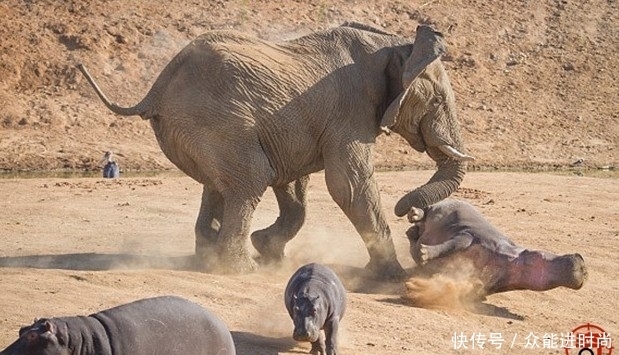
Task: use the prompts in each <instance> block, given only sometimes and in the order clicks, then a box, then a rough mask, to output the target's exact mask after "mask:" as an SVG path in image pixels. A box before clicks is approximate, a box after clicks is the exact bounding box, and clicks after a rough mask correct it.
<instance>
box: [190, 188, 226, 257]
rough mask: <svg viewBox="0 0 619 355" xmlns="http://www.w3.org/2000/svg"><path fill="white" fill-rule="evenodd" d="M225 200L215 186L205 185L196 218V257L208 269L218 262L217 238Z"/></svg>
mask: <svg viewBox="0 0 619 355" xmlns="http://www.w3.org/2000/svg"><path fill="white" fill-rule="evenodd" d="M223 208H224V200H223V197H222V196H221V194H220V193H219V192H218V191H216V190H215V189H213V188H209V187H207V186H206V185H204V187H203V189H202V203H201V205H200V212H199V214H198V219H197V220H196V226H195V235H196V246H195V251H196V257H197V258H198V260H200V262H201V264H202V265H203V266H204V268H206V269H210V268H212V267H214V266H215V265H216V264H217V250H216V248H217V239H218V237H217V236H218V234H219V229H220V227H221V223H222V220H223V213H224V211H223Z"/></svg>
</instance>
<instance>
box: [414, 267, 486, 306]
mask: <svg viewBox="0 0 619 355" xmlns="http://www.w3.org/2000/svg"><path fill="white" fill-rule="evenodd" d="M445 270H446V271H445V272H441V273H436V274H433V275H429V276H414V277H411V278H410V279H409V280H408V281H407V282H406V283H405V287H406V291H405V293H404V295H403V296H402V298H403V299H404V300H406V301H407V302H409V303H410V304H411V305H413V306H415V307H420V308H448V309H463V310H472V309H474V308H475V305H476V304H477V303H478V302H479V301H480V300H481V299H483V297H484V285H483V283H482V281H481V280H480V279H479V278H478V277H477V275H476V273H475V269H474V267H473V265H472V263H471V262H466V261H464V260H459V261H458V267H455V265H449V266H447V267H446V268H445Z"/></svg>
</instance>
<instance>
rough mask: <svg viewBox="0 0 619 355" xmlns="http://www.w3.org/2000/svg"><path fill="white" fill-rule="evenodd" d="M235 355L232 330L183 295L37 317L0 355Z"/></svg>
mask: <svg viewBox="0 0 619 355" xmlns="http://www.w3.org/2000/svg"><path fill="white" fill-rule="evenodd" d="M115 354H131V355H153V354H166V355H235V354H236V350H235V347H234V343H233V341H232V335H231V334H230V332H229V331H228V328H227V327H226V325H225V324H224V323H223V322H222V321H221V320H219V319H218V318H217V317H216V316H215V315H214V314H212V313H211V312H209V311H207V310H206V309H204V308H202V307H201V306H199V305H198V304H196V303H193V302H190V301H188V300H185V299H182V298H179V297H173V296H164V297H156V298H148V299H142V300H139V301H135V302H132V303H128V304H125V305H121V306H118V307H114V308H110V309H108V310H104V311H101V312H99V313H95V314H91V315H89V316H76V317H62V318H49V319H39V320H37V321H35V322H34V324H32V325H30V326H27V327H23V328H21V329H20V330H19V339H17V340H16V341H15V342H14V343H13V344H11V345H9V346H8V347H7V348H6V349H4V350H3V351H2V352H0V355H115Z"/></svg>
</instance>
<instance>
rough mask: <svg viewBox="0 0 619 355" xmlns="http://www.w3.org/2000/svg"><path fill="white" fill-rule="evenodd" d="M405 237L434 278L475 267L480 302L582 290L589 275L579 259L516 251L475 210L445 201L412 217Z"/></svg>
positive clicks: (449, 200)
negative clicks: (521, 293) (496, 296)
mask: <svg viewBox="0 0 619 355" xmlns="http://www.w3.org/2000/svg"><path fill="white" fill-rule="evenodd" d="M409 218H410V219H411V221H413V222H414V225H413V226H412V227H411V228H410V229H409V230H408V231H407V232H406V234H407V236H408V239H409V241H410V253H411V255H412V256H413V259H414V260H415V262H416V263H417V264H418V265H419V266H420V267H421V268H422V269H423V270H425V271H428V272H430V273H436V272H442V271H444V269H446V268H458V265H462V263H464V262H467V261H468V262H470V264H472V265H473V269H474V272H475V273H476V275H475V276H476V277H477V278H478V279H479V280H480V281H481V284H482V285H483V290H479V295H480V296H485V295H489V294H493V293H498V292H505V291H512V290H534V291H544V290H549V289H552V288H555V287H559V286H564V287H569V288H572V289H579V288H581V287H582V285H583V283H584V281H585V279H586V276H587V271H586V268H585V261H584V259H583V258H582V256H581V255H580V254H568V255H561V256H559V255H555V254H551V253H548V252H543V251H537V250H528V249H525V248H522V247H519V246H517V245H516V244H514V242H512V241H511V240H510V239H509V238H508V237H507V236H505V235H504V234H503V233H501V232H500V231H499V230H498V229H496V228H495V227H494V226H493V225H492V224H490V222H488V221H487V220H486V219H485V218H484V216H483V215H482V214H481V213H480V212H479V211H478V210H477V209H475V207H473V206H472V205H471V204H469V203H467V202H464V201H459V200H453V199H447V200H444V201H442V202H439V203H437V204H434V205H431V206H429V207H427V208H426V209H424V210H423V211H421V210H419V211H418V212H417V215H415V214H414V213H413V214H412V215H409Z"/></svg>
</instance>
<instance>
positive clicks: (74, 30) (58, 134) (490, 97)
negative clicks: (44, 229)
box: [0, 0, 619, 171]
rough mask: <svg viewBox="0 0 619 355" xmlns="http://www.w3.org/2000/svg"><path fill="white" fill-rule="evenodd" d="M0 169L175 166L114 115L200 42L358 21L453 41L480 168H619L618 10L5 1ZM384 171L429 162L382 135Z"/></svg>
mask: <svg viewBox="0 0 619 355" xmlns="http://www.w3.org/2000/svg"><path fill="white" fill-rule="evenodd" d="M0 16H1V18H2V24H3V26H0V38H1V40H0V170H4V171H17V170H57V169H71V170H92V169H98V168H99V160H100V158H101V157H102V154H103V152H104V151H105V150H109V149H111V150H113V151H114V152H116V154H117V155H118V157H119V158H118V160H119V161H120V164H121V165H122V167H123V168H124V169H125V171H129V170H159V169H172V168H173V166H172V165H171V163H170V162H169V161H168V160H167V159H166V158H165V156H164V155H163V153H161V151H160V150H159V147H158V146H157V143H156V141H155V138H154V135H153V133H152V131H151V129H150V127H149V125H148V123H147V122H144V121H141V120H140V119H139V118H120V117H117V116H115V115H113V114H111V113H110V112H108V111H107V109H105V107H104V106H103V105H102V104H101V102H99V99H98V98H97V97H96V96H95V95H94V94H93V92H92V90H91V88H90V87H89V86H88V84H87V82H86V81H85V80H84V79H83V77H82V76H81V74H80V73H79V72H78V71H77V70H76V68H75V65H76V64H77V63H80V62H83V63H85V64H86V65H87V66H88V67H89V68H90V69H91V71H92V72H93V74H94V75H95V76H96V77H97V79H98V81H99V83H100V85H101V86H102V87H104V88H105V89H106V92H108V93H109V96H111V99H112V100H113V101H117V102H118V103H119V104H124V105H130V104H134V103H136V102H137V101H138V100H139V99H141V97H142V96H143V95H144V94H145V93H146V91H147V90H148V88H149V87H150V85H152V83H153V81H154V79H155V78H156V76H157V75H158V73H159V72H160V71H161V69H162V68H163V67H164V66H165V65H166V64H167V62H168V61H169V60H170V59H171V57H172V56H173V55H174V54H175V53H176V52H178V51H179V50H180V49H181V48H182V47H183V46H184V45H185V44H186V43H187V42H188V41H190V40H191V39H192V38H194V37H196V36H197V35H199V34H201V33H203V32H205V31H209V30H213V29H224V28H232V29H236V30H240V31H244V32H249V33H253V34H255V35H257V36H260V37H263V38H268V39H274V40H284V39H288V38H292V37H295V36H299V35H303V34H306V33H308V32H310V31H313V30H318V29H324V28H328V27H332V26H336V25H338V24H340V23H342V22H344V21H357V22H363V23H367V24H369V25H373V26H378V27H380V28H383V29H385V30H386V31H390V32H394V33H397V34H400V35H402V36H413V35H414V30H415V27H416V26H417V24H419V23H426V24H432V25H434V26H435V27H436V28H437V29H438V30H440V31H442V32H443V33H444V34H445V36H446V38H447V43H448V46H449V47H448V50H449V53H448V54H447V55H446V56H445V57H444V58H443V59H444V61H445V64H446V67H447V69H448V72H449V75H450V77H451V80H452V84H453V87H454V90H455V91H456V95H457V101H458V105H459V119H460V121H461V123H462V126H463V129H464V135H465V139H466V143H467V148H468V150H469V151H470V153H471V154H473V155H475V156H476V157H477V160H476V162H474V164H472V165H471V168H473V169H476V168H557V167H569V166H573V165H579V166H583V167H589V168H608V167H611V168H612V167H616V166H617V164H618V163H619V158H618V151H619V105H618V104H617V102H618V99H619V84H618V83H619V74H618V73H619V60H618V59H617V56H616V54H617V52H618V51H619V25H618V24H619V5H618V2H617V0H593V1H567V0H540V1H524V0H523V1H511V2H503V1H479V0H424V1H415V0H413V1H397V0H381V1H378V0H369V1H351V0H345V1H344V0H342V1H322V0H295V1H291V0H278V1H264V0H217V1H208V0H204V1H180V0H168V1H151V2H145V1H137V0H106V1H93V0H84V1H74V0H73V1H71V0H68V1H52V0H42V1H25V0H24V1H19V0H5V1H2V2H0ZM376 158H377V161H378V164H379V165H380V166H381V167H383V168H419V167H430V166H431V165H432V162H431V160H430V159H429V158H427V157H425V156H422V155H420V154H417V153H416V152H414V151H413V150H412V149H411V148H410V147H408V146H407V145H406V144H404V143H403V142H402V141H401V140H399V139H398V138H397V137H393V136H392V137H381V138H380V141H379V145H378V149H377V152H376Z"/></svg>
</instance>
